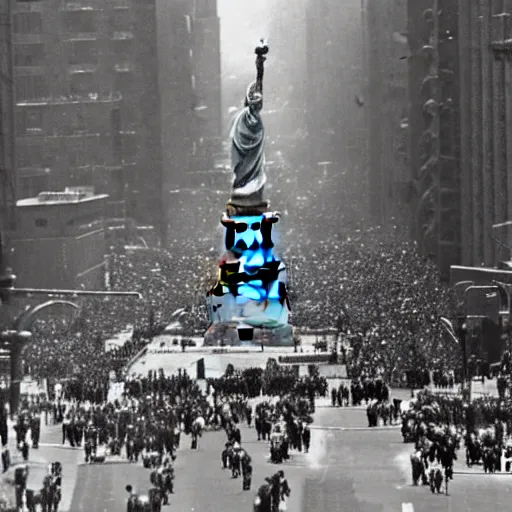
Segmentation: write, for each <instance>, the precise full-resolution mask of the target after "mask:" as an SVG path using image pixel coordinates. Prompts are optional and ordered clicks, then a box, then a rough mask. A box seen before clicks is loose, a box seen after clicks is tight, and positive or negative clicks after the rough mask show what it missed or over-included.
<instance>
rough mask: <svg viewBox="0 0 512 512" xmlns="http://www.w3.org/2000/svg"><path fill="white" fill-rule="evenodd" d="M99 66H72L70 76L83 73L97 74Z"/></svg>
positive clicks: (69, 68) (69, 69)
mask: <svg viewBox="0 0 512 512" xmlns="http://www.w3.org/2000/svg"><path fill="white" fill-rule="evenodd" d="M96 70H97V66H96V65H95V64H70V65H69V66H68V71H69V74H70V75H79V74H81V73H95V72H96Z"/></svg>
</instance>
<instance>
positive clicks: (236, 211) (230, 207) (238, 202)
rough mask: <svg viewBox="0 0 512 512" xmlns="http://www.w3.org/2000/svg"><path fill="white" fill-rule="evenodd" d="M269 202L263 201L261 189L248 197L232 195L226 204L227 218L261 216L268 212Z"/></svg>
mask: <svg viewBox="0 0 512 512" xmlns="http://www.w3.org/2000/svg"><path fill="white" fill-rule="evenodd" d="M268 207H269V202H268V201H265V200H264V199H263V189H260V190H258V191H257V192H255V193H254V194H251V195H249V196H238V195H236V193H235V194H233V195H232V196H231V199H230V200H229V201H228V202H227V204H226V213H227V214H228V216H229V217H236V216H241V217H242V216H250V215H261V214H263V213H265V212H266V211H267V210H268Z"/></svg>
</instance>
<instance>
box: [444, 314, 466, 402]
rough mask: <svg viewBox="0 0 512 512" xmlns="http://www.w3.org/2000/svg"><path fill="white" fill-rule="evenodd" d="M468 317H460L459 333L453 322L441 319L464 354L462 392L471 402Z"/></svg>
mask: <svg viewBox="0 0 512 512" xmlns="http://www.w3.org/2000/svg"><path fill="white" fill-rule="evenodd" d="M465 319H466V317H463V316H461V317H458V321H459V325H458V327H457V333H456V331H455V327H454V325H453V323H452V322H451V320H449V319H448V318H446V317H444V316H442V317H440V318H439V321H440V323H441V325H442V326H443V327H444V329H445V331H446V332H447V333H448V334H449V335H450V336H451V338H452V339H453V340H454V341H455V343H457V345H459V346H460V348H461V352H462V391H463V394H464V393H467V395H468V401H469V402H471V379H468V357H467V348H466V325H465V323H464V322H465Z"/></svg>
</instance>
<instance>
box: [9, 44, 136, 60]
mask: <svg viewBox="0 0 512 512" xmlns="http://www.w3.org/2000/svg"><path fill="white" fill-rule="evenodd" d="M111 49H112V55H113V57H114V59H115V61H116V63H118V64H119V63H129V62H130V61H131V57H132V55H133V40H131V39H120V40H115V41H112V43H111ZM67 51H68V64H69V65H71V66H77V65H96V64H98V57H99V52H98V45H97V43H96V41H69V43H68V44H67ZM44 58H45V49H44V44H42V43H16V44H15V45H14V65H15V66H44V63H45V62H44Z"/></svg>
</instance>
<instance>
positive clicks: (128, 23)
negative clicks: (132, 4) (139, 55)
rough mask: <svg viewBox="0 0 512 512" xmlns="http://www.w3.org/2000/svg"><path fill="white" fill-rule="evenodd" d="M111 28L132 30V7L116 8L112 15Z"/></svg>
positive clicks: (121, 30) (114, 29) (115, 30)
mask: <svg viewBox="0 0 512 512" xmlns="http://www.w3.org/2000/svg"><path fill="white" fill-rule="evenodd" d="M110 29H111V30H112V32H130V31H131V29H132V17H131V12H130V9H114V10H113V11H112V12H111V15H110Z"/></svg>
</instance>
